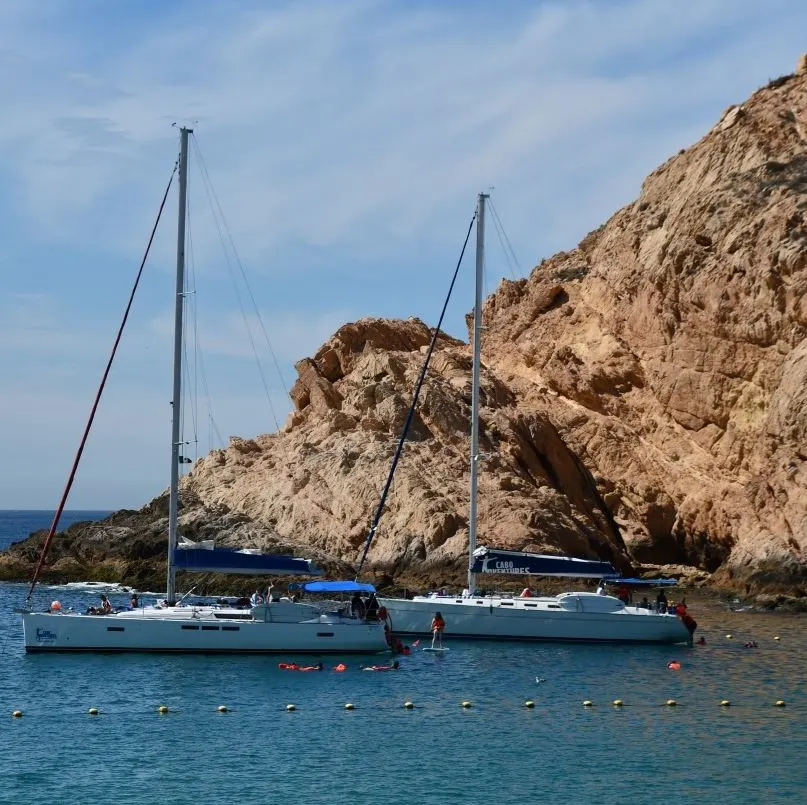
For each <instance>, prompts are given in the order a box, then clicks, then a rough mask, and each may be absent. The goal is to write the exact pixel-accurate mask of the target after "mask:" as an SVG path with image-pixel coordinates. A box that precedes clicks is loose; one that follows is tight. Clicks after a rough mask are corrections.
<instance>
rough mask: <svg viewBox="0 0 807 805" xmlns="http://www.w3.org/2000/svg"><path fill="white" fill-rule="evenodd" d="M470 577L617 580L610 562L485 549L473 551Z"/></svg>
mask: <svg viewBox="0 0 807 805" xmlns="http://www.w3.org/2000/svg"><path fill="white" fill-rule="evenodd" d="M471 571H472V572H473V573H504V574H508V575H514V576H525V575H530V576H566V577H568V578H578V579H601V578H603V576H616V575H618V574H617V572H616V568H615V567H614V566H613V565H612V564H611V563H610V562H603V561H600V560H599V559H572V558H570V557H568V556H549V555H547V554H538V553H522V552H521V551H500V550H499V549H498V548H486V547H484V546H482V547H479V548H477V549H476V550H475V551H474V563H473V567H472V568H471Z"/></svg>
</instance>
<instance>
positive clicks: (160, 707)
mask: <svg viewBox="0 0 807 805" xmlns="http://www.w3.org/2000/svg"><path fill="white" fill-rule="evenodd" d="M157 712H158V713H162V714H163V715H165V714H166V713H167V712H168V708H167V707H166V706H165V705H164V704H161V705H160V706H159V707H158V708H157Z"/></svg>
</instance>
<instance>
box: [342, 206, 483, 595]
mask: <svg viewBox="0 0 807 805" xmlns="http://www.w3.org/2000/svg"><path fill="white" fill-rule="evenodd" d="M476 216H477V211H476V210H475V211H474V214H473V215H472V216H471V222H470V223H469V224H468V231H467V232H466V233H465V242H464V243H463V244H462V251H461V252H460V257H459V260H457V265H456V267H455V268H454V276H453V277H451V284H450V285H449V286H448V294H447V295H446V298H445V302H443V309H442V310H441V311H440V318H439V319H438V321H437V326H436V327H435V328H434V332H433V333H432V340H431V343H430V344H429V349H428V352H427V353H426V359H425V360H424V361H423V366H422V368H421V370H420V375H419V376H418V380H417V383H416V384H415V391H414V394H413V395H412V403H411V404H410V406H409V411H408V412H407V415H406V422H404V426H403V428H402V429H401V435H400V436H399V437H398V446H397V447H396V448H395V455H394V457H393V459H392V466H391V467H390V470H389V474H388V475H387V481H386V483H385V484H384V491H383V492H382V493H381V500H380V501H379V502H378V508H377V509H376V512H375V516H374V517H373V522H372V525H371V526H370V532H369V533H368V534H367V539H366V540H365V542H364V551H363V553H362V556H361V561H360V562H359V567H358V569H357V570H356V581H358V579H359V576H360V575H361V571H362V568H363V567H364V562H365V560H366V559H367V552H368V551H369V550H370V545H371V544H372V542H373V537H375V532H376V529H377V528H378V523H379V521H380V520H381V514H382V512H383V511H384V504H385V503H386V501H387V495H388V494H389V490H390V487H391V486H392V478H393V476H394V475H395V468H396V467H397V466H398V461H399V459H400V458H401V453H402V452H403V448H404V444H405V443H406V437H407V434H408V433H409V427H410V425H411V424H412V418H413V417H414V415H415V408H416V406H417V402H418V397H419V396H420V389H421V387H422V386H423V381H424V380H425V379H426V372H427V371H428V369H429V363H430V361H431V357H432V353H433V352H434V348H435V346H436V345H437V339H438V338H439V336H440V332H441V328H442V326H443V319H444V318H445V315H446V310H447V309H448V302H449V300H450V299H451V294H452V292H453V290H454V284H455V283H456V281H457V275H458V274H459V271H460V266H461V265H462V259H463V257H465V249H466V248H467V246H468V241H469V240H470V238H471V231H472V230H473V227H474V222H475V221H476Z"/></svg>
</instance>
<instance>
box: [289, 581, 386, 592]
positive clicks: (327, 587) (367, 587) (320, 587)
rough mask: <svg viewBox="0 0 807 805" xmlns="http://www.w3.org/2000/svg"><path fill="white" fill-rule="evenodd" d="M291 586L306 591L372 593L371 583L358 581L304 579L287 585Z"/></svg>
mask: <svg viewBox="0 0 807 805" xmlns="http://www.w3.org/2000/svg"><path fill="white" fill-rule="evenodd" d="M289 586H290V587H291V588H296V589H298V590H305V591H306V592H307V593H374V592H375V587H373V585H372V584H362V583H361V582H359V581H305V582H296V583H295V584H290V585H289Z"/></svg>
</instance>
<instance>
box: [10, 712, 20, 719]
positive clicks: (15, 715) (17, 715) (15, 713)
mask: <svg viewBox="0 0 807 805" xmlns="http://www.w3.org/2000/svg"><path fill="white" fill-rule="evenodd" d="M11 717H12V718H22V710H15V711H14V712H13V713H12V714H11Z"/></svg>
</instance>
